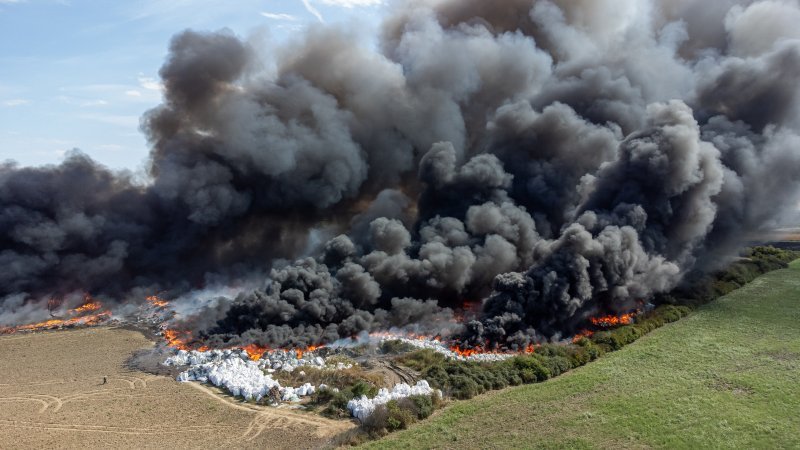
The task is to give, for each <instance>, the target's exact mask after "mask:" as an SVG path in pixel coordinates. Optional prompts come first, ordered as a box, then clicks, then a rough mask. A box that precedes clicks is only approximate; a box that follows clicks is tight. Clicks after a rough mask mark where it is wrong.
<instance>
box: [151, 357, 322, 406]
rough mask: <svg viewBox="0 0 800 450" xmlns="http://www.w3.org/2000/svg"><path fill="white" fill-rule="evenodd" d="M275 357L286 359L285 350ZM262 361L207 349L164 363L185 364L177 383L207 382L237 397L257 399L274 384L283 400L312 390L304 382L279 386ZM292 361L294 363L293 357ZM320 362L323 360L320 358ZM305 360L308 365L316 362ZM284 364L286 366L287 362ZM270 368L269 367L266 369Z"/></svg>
mask: <svg viewBox="0 0 800 450" xmlns="http://www.w3.org/2000/svg"><path fill="white" fill-rule="evenodd" d="M277 358H279V359H283V358H287V355H286V352H278V353H277ZM263 361H264V360H263V359H262V360H259V361H252V360H250V358H249V357H248V355H247V354H246V353H245V352H239V351H230V350H225V351H221V350H211V351H208V352H197V351H190V352H187V351H184V350H181V351H179V352H177V354H176V355H174V356H172V357H170V358H168V359H167V360H166V361H165V362H164V364H166V365H173V366H184V365H189V367H188V368H187V369H186V370H185V371H183V372H181V373H180V374H179V375H178V376H177V380H178V381H181V382H188V381H198V382H201V383H211V384H213V385H214V386H218V387H221V388H224V389H226V390H227V391H228V392H230V393H231V394H232V395H233V396H241V397H244V398H245V399H246V400H256V401H259V400H261V399H262V398H264V397H265V396H267V395H268V393H269V391H270V389H271V388H273V387H276V388H277V389H278V390H279V392H280V394H281V400H283V401H287V402H297V401H300V397H305V396H308V395H311V394H313V393H314V392H316V388H315V387H314V386H313V385H312V384H311V383H305V384H304V385H302V386H300V387H299V388H293V387H282V386H281V385H280V383H278V382H277V381H276V380H274V379H273V378H272V377H271V376H270V374H269V373H267V374H265V373H264V371H265V367H270V366H271V365H272V362H270V361H267V362H263ZM295 362H297V360H296V358H295ZM323 362H324V361H323ZM316 363H317V362H316V361H315V360H309V364H316ZM287 365H289V364H288V363H287ZM266 370H271V369H266Z"/></svg>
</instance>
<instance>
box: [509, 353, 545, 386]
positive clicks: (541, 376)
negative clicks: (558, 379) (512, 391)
mask: <svg viewBox="0 0 800 450" xmlns="http://www.w3.org/2000/svg"><path fill="white" fill-rule="evenodd" d="M511 361H512V364H513V365H514V368H516V369H517V371H518V372H519V377H520V378H521V379H522V382H523V383H535V382H537V381H544V380H546V379H548V378H550V371H549V370H547V368H546V367H544V366H542V363H541V362H539V360H538V359H537V358H534V357H532V356H515V357H514V358H512V359H511Z"/></svg>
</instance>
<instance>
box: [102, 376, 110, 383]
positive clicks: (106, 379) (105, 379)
mask: <svg viewBox="0 0 800 450" xmlns="http://www.w3.org/2000/svg"><path fill="white" fill-rule="evenodd" d="M106 383H108V377H107V376H103V382H102V383H101V384H106Z"/></svg>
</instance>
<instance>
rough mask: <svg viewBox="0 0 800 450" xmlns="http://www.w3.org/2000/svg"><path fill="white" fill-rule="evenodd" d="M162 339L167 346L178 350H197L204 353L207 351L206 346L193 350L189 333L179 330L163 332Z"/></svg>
mask: <svg viewBox="0 0 800 450" xmlns="http://www.w3.org/2000/svg"><path fill="white" fill-rule="evenodd" d="M164 339H166V340H167V345H168V346H170V347H172V348H175V349H178V350H187V351H188V350H199V351H201V352H205V351H207V350H209V347H208V346H207V345H202V346H200V347H197V348H194V345H192V344H193V342H192V340H193V338H192V333H191V331H180V330H170V329H167V330H164Z"/></svg>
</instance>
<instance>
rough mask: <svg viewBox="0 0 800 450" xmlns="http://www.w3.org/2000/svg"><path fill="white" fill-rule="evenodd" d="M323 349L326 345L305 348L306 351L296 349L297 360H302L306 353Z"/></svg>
mask: <svg viewBox="0 0 800 450" xmlns="http://www.w3.org/2000/svg"><path fill="white" fill-rule="evenodd" d="M322 347H324V345H309V346H308V347H306V348H304V349H299V348H298V349H295V353H297V359H300V358H302V357H303V355H304V354H305V353H306V352H313V351H315V350H319V349H321V348H322Z"/></svg>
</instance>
